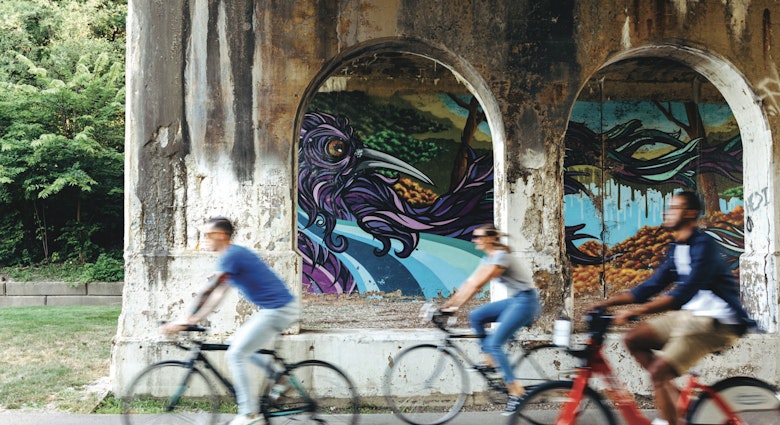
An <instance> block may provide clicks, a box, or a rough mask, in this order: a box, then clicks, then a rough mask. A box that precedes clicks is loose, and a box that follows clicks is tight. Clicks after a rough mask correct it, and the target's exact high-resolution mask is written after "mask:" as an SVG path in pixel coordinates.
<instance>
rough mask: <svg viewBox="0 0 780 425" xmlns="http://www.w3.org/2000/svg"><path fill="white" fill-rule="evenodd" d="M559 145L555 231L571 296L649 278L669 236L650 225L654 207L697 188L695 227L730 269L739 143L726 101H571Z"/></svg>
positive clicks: (736, 223)
mask: <svg viewBox="0 0 780 425" xmlns="http://www.w3.org/2000/svg"><path fill="white" fill-rule="evenodd" d="M689 123H699V124H697V125H693V124H689ZM565 143H566V158H565V161H564V185H565V198H564V205H565V207H564V208H565V211H564V217H565V226H566V232H565V234H566V246H567V253H568V256H569V258H570V260H571V263H572V281H573V287H574V292H575V295H588V294H598V295H603V293H604V292H606V293H607V294H611V293H613V292H616V291H620V290H624V289H628V288H631V287H633V286H635V285H636V284H638V283H641V282H642V281H643V280H645V279H646V278H647V277H649V275H650V274H651V273H652V270H653V268H654V267H656V266H657V265H658V264H659V263H660V261H661V260H662V258H663V254H664V250H665V247H666V245H667V243H668V242H669V241H670V240H671V235H670V234H669V233H668V232H667V231H665V230H664V229H663V228H661V227H660V224H661V223H662V221H663V217H662V213H663V210H664V207H665V205H666V204H667V203H668V202H669V200H670V198H671V196H672V194H673V193H674V192H675V191H677V190H681V189H686V190H693V191H696V192H697V193H699V194H700V196H701V197H702V199H703V204H704V205H705V214H704V216H703V217H702V226H703V227H704V228H705V230H706V232H707V233H709V234H710V235H712V236H713V237H714V238H715V239H716V240H717V241H718V243H719V244H720V245H721V247H722V250H723V252H724V254H725V260H726V261H728V262H729V264H730V265H731V267H732V269H733V270H734V272H735V274H738V270H737V268H738V266H739V255H740V254H741V253H742V252H743V249H744V233H743V228H744V209H743V200H742V198H743V196H742V140H741V138H740V135H739V129H738V127H737V124H736V122H735V120H734V117H733V115H732V113H731V110H730V108H729V107H728V105H726V104H725V103H724V104H693V103H674V102H670V103H663V104H662V103H660V102H656V101H642V100H638V101H611V102H604V103H601V102H582V101H580V102H577V103H576V105H575V107H574V110H573V112H572V117H571V121H570V123H569V128H568V130H567V132H566V142H565Z"/></svg>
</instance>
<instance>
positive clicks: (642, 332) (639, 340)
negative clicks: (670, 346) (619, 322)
mask: <svg viewBox="0 0 780 425" xmlns="http://www.w3.org/2000/svg"><path fill="white" fill-rule="evenodd" d="M624 342H625V344H626V348H628V351H629V352H630V353H631V355H632V356H634V358H635V359H636V361H638V362H639V364H640V365H642V367H643V368H645V369H647V368H648V367H649V366H650V364H651V363H652V362H653V361H654V360H655V355H654V354H653V350H660V349H661V348H663V346H664V344H666V341H664V340H662V339H661V338H660V337H659V336H658V335H657V334H656V333H655V331H654V330H653V328H651V327H650V326H649V325H647V324H646V323H640V324H639V325H637V327H635V328H634V329H632V330H630V331H628V333H626V336H625V338H624Z"/></svg>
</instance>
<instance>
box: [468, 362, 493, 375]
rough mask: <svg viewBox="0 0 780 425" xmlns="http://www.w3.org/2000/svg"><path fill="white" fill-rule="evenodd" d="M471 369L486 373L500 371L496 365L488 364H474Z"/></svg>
mask: <svg viewBox="0 0 780 425" xmlns="http://www.w3.org/2000/svg"><path fill="white" fill-rule="evenodd" d="M471 370H472V371H473V372H481V373H483V374H485V375H488V374H494V373H498V371H497V370H496V368H495V367H493V366H488V365H485V364H477V365H474V366H472V367H471Z"/></svg>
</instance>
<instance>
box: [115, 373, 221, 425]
mask: <svg viewBox="0 0 780 425" xmlns="http://www.w3.org/2000/svg"><path fill="white" fill-rule="evenodd" d="M218 408H219V398H218V397H217V395H216V394H215V393H214V390H213V388H212V386H211V384H210V382H209V381H208V379H206V377H205V376H204V375H203V373H202V372H201V371H200V370H198V369H197V368H195V367H193V368H190V367H189V366H187V364H186V363H184V362H178V361H165V362H160V363H155V364H153V365H151V366H149V367H147V368H146V369H144V370H143V371H141V373H140V374H138V376H137V377H136V378H135V379H133V381H132V382H131V383H130V385H129V386H128V387H127V391H126V392H125V394H124V395H123V396H122V420H123V422H124V424H125V425H153V424H160V425H162V424H165V425H176V424H198V425H212V424H216V423H217V410H218Z"/></svg>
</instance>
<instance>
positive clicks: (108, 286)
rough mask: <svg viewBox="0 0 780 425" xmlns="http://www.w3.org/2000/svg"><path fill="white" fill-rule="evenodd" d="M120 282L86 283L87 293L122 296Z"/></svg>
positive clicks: (121, 284)
mask: <svg viewBox="0 0 780 425" xmlns="http://www.w3.org/2000/svg"><path fill="white" fill-rule="evenodd" d="M123 287H124V284H123V283H122V282H103V283H88V284H87V295H90V296H92V295H112V296H114V295H118V296H120V297H121V296H122V288H123Z"/></svg>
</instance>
